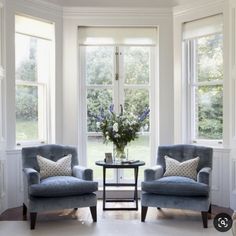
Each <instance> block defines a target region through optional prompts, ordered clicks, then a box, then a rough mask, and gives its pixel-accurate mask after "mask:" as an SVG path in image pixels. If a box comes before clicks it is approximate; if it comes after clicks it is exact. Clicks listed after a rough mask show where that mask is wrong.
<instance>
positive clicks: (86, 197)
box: [22, 144, 98, 229]
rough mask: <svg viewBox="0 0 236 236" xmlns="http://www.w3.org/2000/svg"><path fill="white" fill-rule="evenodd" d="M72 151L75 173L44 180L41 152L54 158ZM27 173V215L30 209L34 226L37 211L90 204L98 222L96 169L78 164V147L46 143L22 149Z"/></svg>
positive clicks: (94, 218) (25, 173) (25, 194)
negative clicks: (41, 171) (41, 175)
mask: <svg viewBox="0 0 236 236" xmlns="http://www.w3.org/2000/svg"><path fill="white" fill-rule="evenodd" d="M68 154H72V161H71V168H72V175H73V176H53V177H49V178H46V179H42V180H41V179H40V173H39V166H38V163H37V158H36V156H37V155H41V156H43V157H45V158H48V159H50V160H52V161H57V160H59V159H60V158H62V157H64V156H66V155H68ZM22 165H23V173H24V175H23V176H24V204H23V214H24V215H25V216H26V210H27V209H28V210H29V212H30V216H31V229H34V227H35V221H36V216H37V212H42V211H51V210H59V209H66V208H76V209H77V208H79V207H90V210H91V213H92V217H93V220H94V221H96V205H97V197H96V195H95V194H94V192H96V191H97V190H98V183H97V182H94V181H93V171H92V170H91V169H87V168H85V167H82V166H79V165H78V158H77V150H76V148H75V147H71V146H64V145H56V144H51V145H42V146H38V147H27V148H22Z"/></svg>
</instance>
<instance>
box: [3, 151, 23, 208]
mask: <svg viewBox="0 0 236 236" xmlns="http://www.w3.org/2000/svg"><path fill="white" fill-rule="evenodd" d="M6 154H7V155H6V160H7V187H8V188H7V189H8V191H7V196H8V208H13V207H18V206H21V205H22V203H23V180H22V164H21V163H22V162H21V150H8V151H6Z"/></svg>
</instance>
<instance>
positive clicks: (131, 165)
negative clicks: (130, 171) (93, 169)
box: [95, 161, 145, 168]
mask: <svg viewBox="0 0 236 236" xmlns="http://www.w3.org/2000/svg"><path fill="white" fill-rule="evenodd" d="M95 163H96V165H98V166H104V167H107V168H135V167H139V166H144V165H145V162H144V161H138V162H135V163H122V162H112V163H107V162H105V161H96V162H95Z"/></svg>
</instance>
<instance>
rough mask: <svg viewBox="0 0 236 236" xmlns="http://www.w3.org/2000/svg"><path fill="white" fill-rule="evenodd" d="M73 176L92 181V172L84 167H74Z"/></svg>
mask: <svg viewBox="0 0 236 236" xmlns="http://www.w3.org/2000/svg"><path fill="white" fill-rule="evenodd" d="M72 174H73V176H75V177H76V178H79V179H83V180H90V181H92V180H93V170H92V169H89V168H86V167H84V166H74V167H73V170H72Z"/></svg>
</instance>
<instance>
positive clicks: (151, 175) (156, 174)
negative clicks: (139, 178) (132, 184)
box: [144, 165, 164, 181]
mask: <svg viewBox="0 0 236 236" xmlns="http://www.w3.org/2000/svg"><path fill="white" fill-rule="evenodd" d="M163 172H164V171H163V167H162V166H160V165H157V166H153V167H152V168H149V169H146V170H144V181H153V180H156V179H160V178H161V177H162V176H163Z"/></svg>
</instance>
